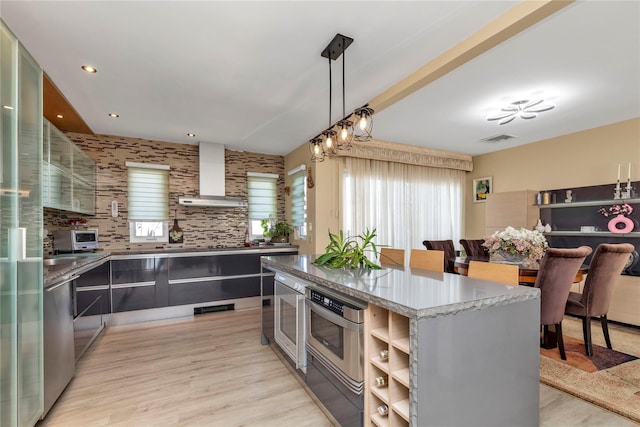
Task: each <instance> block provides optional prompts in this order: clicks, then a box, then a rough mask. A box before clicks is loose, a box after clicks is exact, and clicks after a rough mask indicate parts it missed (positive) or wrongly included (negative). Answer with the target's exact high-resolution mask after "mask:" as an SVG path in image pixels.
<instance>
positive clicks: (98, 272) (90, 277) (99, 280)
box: [76, 261, 110, 288]
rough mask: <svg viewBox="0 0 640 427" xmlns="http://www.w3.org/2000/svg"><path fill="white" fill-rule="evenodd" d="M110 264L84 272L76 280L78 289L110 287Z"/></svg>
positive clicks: (106, 263)
mask: <svg viewBox="0 0 640 427" xmlns="http://www.w3.org/2000/svg"><path fill="white" fill-rule="evenodd" d="M109 265H110V264H109V262H108V261H107V262H105V263H104V264H102V265H99V266H97V267H96V268H93V269H91V270H89V271H87V272H84V273H82V274H81V275H80V277H78V278H77V279H76V287H77V288H81V287H82V288H84V287H88V286H109V268H110V267H109Z"/></svg>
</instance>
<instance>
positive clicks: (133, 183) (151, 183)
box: [126, 162, 169, 243]
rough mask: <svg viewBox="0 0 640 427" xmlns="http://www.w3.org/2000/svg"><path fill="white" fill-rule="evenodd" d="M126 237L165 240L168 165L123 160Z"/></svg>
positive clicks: (144, 240) (167, 211)
mask: <svg viewBox="0 0 640 427" xmlns="http://www.w3.org/2000/svg"><path fill="white" fill-rule="evenodd" d="M126 166H127V175H128V177H127V180H128V188H127V191H128V197H129V199H128V205H129V217H128V220H129V241H130V242H132V243H144V242H168V241H169V166H166V165H152V164H144V163H134V162H127V163H126Z"/></svg>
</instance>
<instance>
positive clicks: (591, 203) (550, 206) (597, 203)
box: [535, 188, 640, 209]
mask: <svg viewBox="0 0 640 427" xmlns="http://www.w3.org/2000/svg"><path fill="white" fill-rule="evenodd" d="M611 192H613V188H612V189H611ZM625 203H640V199H617V200H616V199H609V200H589V201H585V202H569V203H551V204H548V205H535V206H537V207H539V208H540V209H557V208H580V207H584V206H602V205H620V204H625Z"/></svg>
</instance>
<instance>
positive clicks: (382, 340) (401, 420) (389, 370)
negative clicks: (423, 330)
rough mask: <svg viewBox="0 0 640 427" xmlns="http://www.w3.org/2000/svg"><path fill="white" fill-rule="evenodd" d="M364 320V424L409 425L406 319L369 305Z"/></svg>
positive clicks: (407, 334)
mask: <svg viewBox="0 0 640 427" xmlns="http://www.w3.org/2000/svg"><path fill="white" fill-rule="evenodd" d="M367 312H368V317H367V321H366V323H365V324H366V325H367V329H366V348H365V354H366V356H365V357H366V363H365V370H366V375H365V425H368V426H377V427H396V426H398V427H405V426H408V425H409V348H410V346H409V319H408V318H407V317H405V316H402V315H399V314H397V313H393V312H390V311H389V310H386V309H384V308H381V307H378V306H374V305H372V304H370V305H369V309H368V310H367Z"/></svg>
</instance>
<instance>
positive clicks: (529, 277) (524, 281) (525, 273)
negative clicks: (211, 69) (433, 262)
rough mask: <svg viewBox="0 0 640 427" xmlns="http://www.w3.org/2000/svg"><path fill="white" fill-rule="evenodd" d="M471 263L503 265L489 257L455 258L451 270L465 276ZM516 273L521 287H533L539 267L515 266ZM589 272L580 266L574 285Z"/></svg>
mask: <svg viewBox="0 0 640 427" xmlns="http://www.w3.org/2000/svg"><path fill="white" fill-rule="evenodd" d="M471 261H480V262H496V263H504V261H494V260H491V259H490V258H489V257H481V256H475V257H473V256H468V257H456V259H455V260H454V263H453V269H454V271H455V272H456V273H458V274H462V275H464V276H466V275H467V272H468V271H469V263H470V262H471ZM517 265H518V268H519V271H518V276H519V277H518V281H519V282H520V284H521V285H527V286H533V285H534V283H535V282H536V277H537V276H538V269H539V268H540V265H539V264H538V263H537V262H533V263H529V264H517ZM588 271H589V266H588V265H584V264H583V265H582V266H580V268H579V269H578V272H577V273H576V277H575V278H574V280H573V282H574V283H579V282H582V280H583V279H584V276H585V274H587V272H588Z"/></svg>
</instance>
